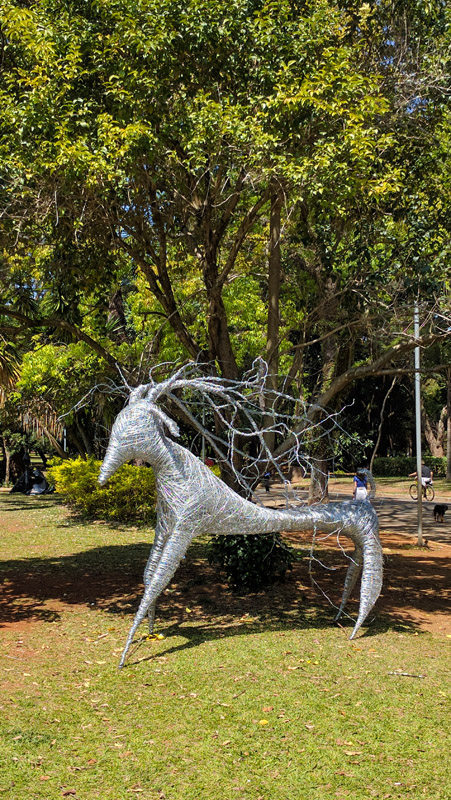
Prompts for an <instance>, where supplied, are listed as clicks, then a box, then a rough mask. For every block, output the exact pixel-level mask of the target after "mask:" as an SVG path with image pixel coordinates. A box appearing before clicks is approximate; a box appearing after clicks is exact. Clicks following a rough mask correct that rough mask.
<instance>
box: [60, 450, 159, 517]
mask: <svg viewBox="0 0 451 800" xmlns="http://www.w3.org/2000/svg"><path fill="white" fill-rule="evenodd" d="M101 463H102V462H101V461H96V460H95V459H94V458H88V459H87V460H86V461H85V460H83V459H82V458H75V459H70V460H68V461H61V459H53V461H52V462H51V464H50V468H49V469H48V470H47V480H48V481H49V482H50V483H53V484H54V485H55V489H56V491H57V492H58V493H59V494H61V495H62V497H63V499H64V501H65V502H66V503H68V505H70V506H72V507H73V508H75V509H77V511H80V512H81V513H82V514H85V515H86V516H89V517H98V518H102V519H116V520H123V521H126V522H129V521H132V520H142V521H149V520H152V519H153V517H154V514H155V503H156V492H155V478H154V474H153V472H152V470H151V469H150V468H149V467H132V466H130V465H129V464H124V466H122V467H121V468H120V469H118V471H117V472H115V474H114V475H113V477H112V478H110V480H109V481H108V483H107V484H106V486H99V484H98V483H97V478H98V477H99V471H100V465H101Z"/></svg>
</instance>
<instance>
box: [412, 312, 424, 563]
mask: <svg viewBox="0 0 451 800" xmlns="http://www.w3.org/2000/svg"><path fill="white" fill-rule="evenodd" d="M413 328H414V336H415V339H416V341H418V339H419V338H420V314H419V310H418V302H415V307H414V312H413ZM415 435H416V452H417V485H418V508H417V519H418V539H417V544H418V545H419V546H420V547H422V546H423V486H422V483H421V378H420V348H419V346H418V345H417V346H416V347H415Z"/></svg>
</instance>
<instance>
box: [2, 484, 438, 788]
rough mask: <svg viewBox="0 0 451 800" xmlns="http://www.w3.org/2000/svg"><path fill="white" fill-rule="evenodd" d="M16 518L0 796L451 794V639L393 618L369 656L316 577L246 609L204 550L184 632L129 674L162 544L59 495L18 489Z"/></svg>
mask: <svg viewBox="0 0 451 800" xmlns="http://www.w3.org/2000/svg"><path fill="white" fill-rule="evenodd" d="M0 521H1V532H2V534H1V544H0V547H1V559H2V562H3V563H2V577H3V582H2V586H1V588H2V595H1V603H0V612H1V624H2V628H1V648H2V659H1V681H2V686H1V696H0V706H1V716H0V736H1V748H0V759H1V762H2V763H1V769H0V797H1V796H2V795H3V796H5V798H8V800H38V798H39V800H54V799H55V800H56V798H61V797H73V798H75V799H76V800H77V799H78V800H92V799H93V798H100V799H101V800H124V798H132V797H136V798H139V797H142V798H145V800H230V798H232V799H233V798H236V800H292V798H295V800H304V798H305V799H306V800H307V798H308V800H340V798H353V799H354V800H370V798H377V799H378V800H383V799H385V798H387V799H388V798H411V800H414V798H418V799H419V798H425V799H426V800H444V798H447V797H449V796H450V795H451V780H450V777H449V752H450V741H449V647H450V644H451V638H450V635H449V634H445V633H443V632H440V633H438V632H436V633H431V632H427V631H425V630H424V629H423V628H422V627H421V625H420V624H415V623H414V621H412V620H411V621H410V622H409V621H406V622H402V620H400V617H399V616H397V617H396V616H390V614H387V613H378V616H377V618H376V620H375V622H374V623H373V624H372V625H371V626H370V627H369V628H365V633H364V635H360V636H359V637H358V638H357V640H356V641H354V642H350V641H349V640H348V635H349V632H350V630H351V628H350V625H348V624H345V626H344V627H334V626H331V624H330V621H331V619H332V615H333V614H332V609H331V608H330V606H328V604H327V603H326V602H325V601H324V600H323V599H322V598H321V596H320V595H316V596H315V595H311V594H309V591H310V590H309V588H308V575H307V567H306V566H305V565H298V566H299V575H298V574H297V573H296V578H292V579H291V583H288V584H287V586H285V587H279V586H275V587H272V588H271V590H270V591H269V592H268V593H267V595H256V596H254V597H247V598H241V597H236V596H234V595H232V594H231V593H230V592H229V591H227V590H225V589H224V587H222V585H221V584H220V582H218V579H217V578H216V577H215V573H214V571H213V570H212V568H210V567H209V566H208V565H207V564H206V560H205V546H204V544H202V543H200V544H195V545H194V546H193V547H192V548H191V549H190V551H189V552H188V555H187V558H186V560H185V562H184V564H183V566H182V567H181V568H180V570H179V572H178V573H177V574H176V576H175V579H174V582H173V583H172V584H171V586H170V588H169V589H168V590H166V593H165V595H164V597H162V599H161V603H160V604H159V606H158V608H157V619H158V624H157V631H158V632H161V634H163V635H164V638H161V639H154V640H146V641H143V642H142V644H141V646H140V647H139V648H138V650H137V651H136V652H135V653H134V654H132V656H131V658H130V659H129V662H128V665H127V667H126V668H125V669H123V670H122V671H118V669H117V664H118V659H119V656H120V652H121V650H122V647H123V645H124V642H125V638H126V635H127V631H128V629H129V627H130V624H131V621H132V618H133V614H134V612H135V610H136V608H137V604H138V600H139V597H140V595H141V589H142V586H141V583H140V581H141V574H142V570H143V568H144V565H145V562H146V558H147V555H148V551H149V546H150V540H151V533H150V532H149V530H148V529H144V528H141V529H140V528H137V527H127V526H123V527H118V526H114V527H112V526H108V525H106V524H103V523H82V522H80V521H78V520H76V519H73V518H71V516H70V515H69V514H68V512H67V511H66V510H65V509H64V507H63V506H62V505H61V504H60V501H59V499H58V498H57V497H56V496H54V495H50V496H46V497H43V498H31V497H30V498H27V497H23V496H21V495H20V496H19V495H9V494H6V493H4V492H2V493H0ZM401 555H402V554H401ZM430 557H432V556H430ZM301 567H302V569H301ZM434 569H435V567H434ZM299 576H301V577H299ZM301 579H302V580H303V581H304V582H305V587H304V588H303V586H302V584H301V583H300V582H299V581H300V580H301ZM342 579H343V572H342V571H340V572H339V574H338V578H337V580H338V584H337V592H338V594H339V590H340V589H341V582H342ZM333 580H334V582H335V580H336V579H335V577H334V578H333ZM395 588H396V587H395ZM291 590H292V591H291ZM142 633H143V634H145V627H144V626H143V628H142Z"/></svg>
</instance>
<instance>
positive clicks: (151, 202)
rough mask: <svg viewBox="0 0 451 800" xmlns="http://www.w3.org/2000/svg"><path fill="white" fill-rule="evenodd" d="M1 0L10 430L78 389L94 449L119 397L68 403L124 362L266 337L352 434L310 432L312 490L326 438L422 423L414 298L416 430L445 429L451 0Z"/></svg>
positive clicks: (0, 184)
mask: <svg viewBox="0 0 451 800" xmlns="http://www.w3.org/2000/svg"><path fill="white" fill-rule="evenodd" d="M0 8H1V41H0V49H1V53H0V93H1V111H0V118H1V138H0V157H1V159H0V160H1V165H2V166H1V168H0V169H1V180H0V204H1V214H2V217H1V218H2V229H1V237H2V241H1V246H2V251H1V265H0V367H1V375H2V385H3V390H2V409H1V412H0V416H1V423H0V424H1V429H2V431H3V433H2V442H3V448H4V451H5V453H7V452H8V451H10V452H13V451H14V450H15V449H17V442H18V441H19V440H18V439H17V436H19V437H20V436H23V433H24V431H28V432H33V435H34V436H35V437H37V438H38V439H41V438H42V436H44V437H45V439H46V440H47V441H50V442H51V443H52V447H53V448H54V449H56V450H58V448H59V449H60V450H61V435H62V429H61V423H60V422H58V418H59V417H60V415H61V414H64V413H67V412H69V415H68V417H67V418H66V420H65V426H66V429H67V437H68V442H69V446H70V449H71V450H72V451H78V452H81V453H87V454H91V453H94V454H96V455H101V449H102V445H103V443H104V441H105V436H106V431H107V430H108V428H109V426H110V424H111V421H112V418H113V417H114V414H115V413H116V411H117V410H118V401H116V400H114V397H111V396H109V395H108V394H107V393H104V392H103V391H101V390H100V388H99V391H96V392H93V393H92V394H91V395H90V397H91V399H90V402H89V404H88V405H85V407H84V408H82V409H80V410H78V411H75V410H74V408H75V407H76V404H77V403H78V401H80V399H81V398H82V397H83V396H84V395H85V394H86V393H87V392H89V391H90V390H91V389H92V388H93V387H94V386H100V385H101V384H103V383H105V381H108V380H111V379H114V380H117V366H116V365H119V367H120V369H121V371H122V374H123V375H124V376H125V377H126V379H127V381H128V382H129V383H130V384H131V385H133V384H136V383H138V382H140V381H143V380H146V374H147V371H148V369H149V367H151V366H153V365H154V364H156V363H159V362H167V361H175V360H180V359H181V360H186V359H187V358H192V359H199V360H200V361H201V362H204V363H208V364H209V365H210V368H213V369H215V370H216V371H217V372H218V373H219V374H220V375H222V376H224V377H225V378H229V379H238V378H239V377H240V376H241V375H242V373H243V371H245V370H246V369H248V368H249V366H250V364H251V363H252V361H253V359H254V358H255V357H256V356H263V357H264V358H265V359H266V361H267V362H268V365H269V372H270V375H271V376H273V377H272V378H271V381H272V383H271V384H270V388H272V389H273V390H275V389H276V388H277V389H283V391H284V392H285V393H289V394H291V396H292V397H293V403H296V402H302V401H306V402H309V403H310V409H311V410H310V411H309V415H310V420H309V422H312V421H320V420H321V418H322V416H323V415H325V414H326V412H327V414H330V413H331V412H332V413H335V412H338V411H339V410H341V409H343V414H342V424H343V427H344V428H346V429H347V430H348V431H350V432H352V433H353V434H355V436H354V441H352V440H351V442H349V441H348V442H347V443H345V442H344V441H341V440H340V439H339V438H338V439H337V436H336V434H333V435H332V436H331V438H326V437H325V438H324V439H323V440H321V443H319V444H315V446H314V447H313V448H312V450H313V452H312V453H311V454H310V455H311V457H312V459H313V460H314V464H317V465H318V474H317V476H315V475H314V476H313V478H314V480H313V482H312V496H314V495H315V494H316V493H317V491H318V486H317V485H316V483H317V481H319V483H320V484H321V476H322V475H323V474H324V472H327V469H326V465H327V464H329V463H330V459H331V458H332V457H333V456H334V452H335V454H336V453H340V454H341V458H342V465H343V466H344V467H347V468H352V464H353V463H354V461H355V460H356V459H363V458H365V460H367V461H368V460H369V459H370V458H371V456H372V454H373V452H374V449H375V448H376V447H377V449H378V451H379V452H380V453H381V454H386V453H388V452H389V453H397V452H402V453H406V452H408V451H409V449H411V447H412V443H411V437H412V428H413V424H412V412H411V409H412V408H413V403H412V399H411V394H412V369H413V355H412V353H413V349H414V347H415V345H416V344H417V342H416V340H415V339H414V336H413V323H412V308H413V305H414V303H415V302H417V303H418V304H419V307H420V314H421V320H422V325H421V337H420V342H419V343H420V345H421V347H422V352H423V367H424V376H425V378H424V386H425V392H424V421H425V425H424V430H425V436H426V438H427V443H428V446H429V448H430V451H431V453H432V454H434V455H437V454H439V453H440V452H444V451H445V450H446V446H445V439H446V435H445V431H446V430H447V431H448V433H447V435H448V448H447V451H448V453H450V452H451V438H450V437H451V422H450V419H451V413H450V405H451V398H450V394H449V385H450V381H449V369H450V366H451V359H450V352H449V335H450V324H451V323H450V301H449V285H450V267H449V264H450V258H449V252H450V248H449V233H450V230H449V229H450V222H449V220H450V214H449V209H450V187H451V180H450V178H451V169H450V166H451V164H450V155H449V153H450V147H449V145H450V138H451V136H450V131H451V125H450V121H451V117H450V89H451V85H450V77H449V75H450V69H449V67H450V54H451V49H450V45H451V34H450V30H451V27H450V21H451V18H450V9H449V7H448V6H447V4H446V3H444V2H426V3H424V2H421V3H420V2H413V1H412V2H402V3H401V2H399V3H397V2H385V0H382V2H377V3H376V2H369V3H363V4H362V3H358V2H338V3H333V2H329V0H320V1H318V2H317V1H316V0H311V2H296V0H291V1H290V2H288V1H287V0H282V1H281V2H277V3H275V2H272V1H270V2H262V1H261V0H259V1H258V2H257V0H232V2H230V3H228V4H227V7H224V4H220V3H218V2H216V1H215V0H207V1H206V2H202V3H199V2H197V1H196V2H194V0H193V2H188V3H186V2H184V3H181V2H178V0H162V1H161V2H158V3H156V2H154V0H117V1H116V0H115V1H114V2H111V1H110V0H97V1H96V2H93V3H90V4H88V5H87V4H86V3H82V2H77V0H74V2H66V1H65V2H60V1H59V0H41V2H39V3H34V2H17V1H16V2H8V1H6V0H2V2H1V3H0ZM212 365H213V366H212ZM161 377H163V375H161ZM275 402H276V400H275V399H274V397H273V398H271V395H269V398H268V400H267V408H266V414H267V417H268V418H270V417H271V412H272V410H273V404H274V403H275ZM323 409H325V410H326V412H324V411H323ZM213 424H214V422H213ZM216 426H217V427H218V422H217V421H216ZM14 436H16V439H15V440H14ZM187 436H188V438H189V434H187ZM268 444H269V446H270V447H271V448H272V450H273V451H274V452H275V453H281V452H283V450H284V449H286V448H287V447H289V439H288V440H285V441H278V440H270V441H268ZM314 471H315V470H314ZM315 479H316V480H315ZM320 488H321V487H320Z"/></svg>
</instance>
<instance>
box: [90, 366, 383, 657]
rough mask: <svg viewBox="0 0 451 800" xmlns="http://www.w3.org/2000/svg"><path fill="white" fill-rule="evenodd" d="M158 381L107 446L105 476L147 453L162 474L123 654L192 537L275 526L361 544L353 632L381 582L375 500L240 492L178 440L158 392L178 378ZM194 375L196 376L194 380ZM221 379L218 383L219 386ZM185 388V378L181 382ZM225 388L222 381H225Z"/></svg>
mask: <svg viewBox="0 0 451 800" xmlns="http://www.w3.org/2000/svg"><path fill="white" fill-rule="evenodd" d="M182 382H183V381H182V380H177V379H175V380H174V379H172V380H171V379H170V380H168V381H165V382H164V383H160V384H155V383H151V384H149V385H148V386H141V387H138V389H135V390H134V391H133V392H132V394H131V396H130V400H129V404H128V405H127V406H126V408H124V409H123V411H121V412H120V413H119V414H118V416H117V418H116V421H115V423H114V426H113V429H112V432H111V437H110V441H109V445H108V449H107V452H106V455H105V459H104V461H103V464H102V468H101V470H100V476H99V483H100V484H104V483H106V481H107V480H108V479H109V478H110V477H111V476H112V475H113V473H114V472H115V471H116V470H117V469H118V467H120V466H121V465H122V464H124V463H125V462H127V461H129V460H130V459H134V458H141V459H143V460H144V461H146V462H148V463H149V464H150V465H151V467H152V469H153V471H154V474H155V480H156V490H157V524H156V530H155V540H154V544H153V547H152V550H151V553H150V556H149V560H148V562H147V566H146V569H145V572H144V584H145V590H144V595H143V598H142V600H141V603H140V605H139V608H138V611H137V613H136V616H135V619H134V621H133V625H132V627H131V630H130V633H129V635H128V638H127V641H126V644H125V648H124V651H123V653H122V657H121V660H120V667H122V666H123V665H124V662H125V659H126V656H127V653H128V650H129V648H130V645H131V643H132V641H133V637H134V635H135V633H136V630H137V628H138V626H139V625H140V624H141V622H142V621H143V620H144V619H145V617H146V615H147V616H148V618H149V626H150V632H152V628H153V621H154V616H155V603H156V600H157V598H158V596H159V595H160V594H161V592H162V591H163V589H164V588H165V587H166V586H167V585H168V583H169V581H170V580H171V578H172V576H173V575H174V573H175V571H176V569H177V567H178V565H179V563H180V560H181V559H182V558H183V556H184V555H185V553H186V550H187V548H188V545H189V544H190V542H191V541H192V540H193V539H194V538H195V537H196V536H201V535H203V534H226V535H237V534H260V533H271V532H274V531H311V530H313V529H315V530H316V531H318V532H321V533H331V532H337V533H340V534H344V535H345V536H348V537H349V538H350V539H352V541H353V542H354V545H355V551H354V554H353V558H352V559H351V560H350V565H349V567H348V572H347V575H346V581H345V586H344V591H343V598H342V602H341V606H340V609H339V611H338V615H337V618H338V617H339V616H340V615H341V614H342V612H343V610H344V607H345V605H346V603H347V600H348V598H349V595H350V593H351V591H352V589H353V586H354V584H355V582H356V580H357V578H358V576H359V573H360V571H361V569H362V566H363V573H362V582H361V590H360V607H359V614H358V618H357V622H356V623H355V627H354V630H353V632H352V635H351V638H353V636H355V634H356V633H357V631H358V629H359V628H360V626H361V625H362V623H363V622H364V620H365V619H366V617H367V616H368V614H369V612H370V610H371V608H372V607H373V605H374V603H375V602H376V600H377V598H378V597H379V594H380V590H381V587H382V550H381V545H380V541H379V536H378V521H377V516H376V514H375V512H374V510H373V508H372V506H371V505H370V503H369V502H355V501H349V502H344V503H329V504H326V505H314V506H305V507H297V508H287V509H285V510H275V509H268V508H265V507H264V506H258V505H255V504H254V503H252V502H250V501H248V500H245V499H244V498H242V497H240V496H239V495H238V494H236V492H234V491H233V490H232V489H230V488H229V487H228V486H226V485H225V484H224V483H223V481H221V480H220V479H219V478H217V477H216V476H215V475H214V474H213V473H212V471H211V470H210V469H209V468H208V467H206V466H205V465H204V464H203V463H202V461H201V460H200V459H199V458H197V457H196V456H195V455H193V454H192V453H191V452H190V451H189V450H187V449H186V448H185V447H182V446H181V445H179V444H177V443H176V442H174V441H173V440H172V439H170V438H169V437H168V435H167V434H166V430H169V431H170V433H171V434H172V435H173V436H177V435H178V429H177V426H176V425H175V423H174V422H173V420H171V419H170V418H169V417H168V416H167V415H166V414H165V413H164V412H163V411H162V410H161V409H160V408H159V407H158V406H157V405H156V401H157V398H158V397H160V396H162V395H164V394H167V395H169V394H170V393H171V392H172V390H173V388H174V385H175V383H176V384H178V385H181V384H182ZM187 383H190V381H187ZM194 383H197V384H198V389H199V390H200V391H202V390H203V389H204V388H207V390H209V391H211V390H212V385H213V384H212V383H210V384H208V379H204V380H201V379H199V380H198V381H195V380H194V379H192V380H191V384H190V385H193V384H194ZM220 385H221V384H220V379H218V378H215V379H214V386H215V387H220ZM176 388H178V386H177V387H176ZM218 391H219V389H218Z"/></svg>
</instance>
